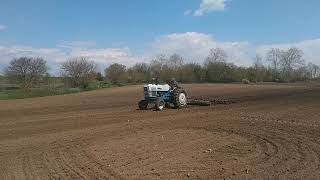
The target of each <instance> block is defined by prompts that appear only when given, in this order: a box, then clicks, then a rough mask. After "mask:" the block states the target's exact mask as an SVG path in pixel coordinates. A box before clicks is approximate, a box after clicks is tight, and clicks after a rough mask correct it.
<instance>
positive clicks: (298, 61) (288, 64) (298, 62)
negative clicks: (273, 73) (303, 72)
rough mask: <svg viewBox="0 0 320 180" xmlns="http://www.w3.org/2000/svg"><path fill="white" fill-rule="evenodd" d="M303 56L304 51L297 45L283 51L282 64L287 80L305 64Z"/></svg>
mask: <svg viewBox="0 0 320 180" xmlns="http://www.w3.org/2000/svg"><path fill="white" fill-rule="evenodd" d="M302 57H303V51H302V50H300V49H298V48H296V47H292V48H289V49H288V50H287V51H282V53H281V60H280V65H281V68H282V73H283V76H284V79H285V80H287V81H288V80H290V79H291V78H292V73H293V71H294V70H295V69H299V68H300V67H301V66H303V65H304V63H305V61H304V59H302Z"/></svg>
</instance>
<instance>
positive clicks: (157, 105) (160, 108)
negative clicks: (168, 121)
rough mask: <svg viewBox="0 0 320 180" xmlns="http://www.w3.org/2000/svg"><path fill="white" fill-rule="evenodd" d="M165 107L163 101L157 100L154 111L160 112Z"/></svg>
mask: <svg viewBox="0 0 320 180" xmlns="http://www.w3.org/2000/svg"><path fill="white" fill-rule="evenodd" d="M165 106H166V103H165V102H164V100H162V99H160V98H158V99H157V101H156V110H157V111H162V110H163V109H164V107H165Z"/></svg>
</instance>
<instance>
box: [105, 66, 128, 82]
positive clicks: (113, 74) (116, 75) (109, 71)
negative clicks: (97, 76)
mask: <svg viewBox="0 0 320 180" xmlns="http://www.w3.org/2000/svg"><path fill="white" fill-rule="evenodd" d="M126 74H127V69H126V66H125V65H122V64H118V63H115V64H111V65H110V66H109V67H108V68H106V69H105V75H106V78H107V80H109V81H111V82H112V83H114V84H119V83H123V82H125V81H126V80H127V79H126V78H127V77H126Z"/></svg>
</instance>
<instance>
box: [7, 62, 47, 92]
mask: <svg viewBox="0 0 320 180" xmlns="http://www.w3.org/2000/svg"><path fill="white" fill-rule="evenodd" d="M46 63H47V62H46V61H45V60H44V59H43V58H40V57H37V58H30V57H20V58H17V59H13V60H12V61H11V62H10V64H9V66H8V67H7V68H6V70H5V74H6V76H8V78H9V79H11V80H14V81H17V82H18V83H20V84H21V87H22V88H24V89H30V88H32V87H34V86H35V85H36V84H38V83H39V82H40V80H42V78H43V77H44V75H45V74H46V73H47V71H48V67H47V65H46Z"/></svg>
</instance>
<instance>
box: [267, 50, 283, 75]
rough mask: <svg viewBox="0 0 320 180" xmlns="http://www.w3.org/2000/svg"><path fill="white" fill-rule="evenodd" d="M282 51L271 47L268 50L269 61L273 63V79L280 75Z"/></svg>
mask: <svg viewBox="0 0 320 180" xmlns="http://www.w3.org/2000/svg"><path fill="white" fill-rule="evenodd" d="M281 53H282V51H281V50H280V49H278V48H271V49H270V50H269V51H268V52H267V61H269V62H270V63H271V68H272V76H273V80H276V79H278V78H279V77H278V76H279V66H280V60H281Z"/></svg>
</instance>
